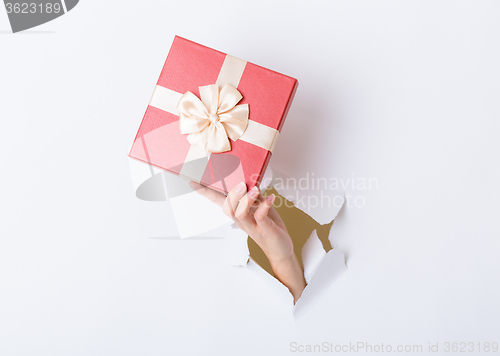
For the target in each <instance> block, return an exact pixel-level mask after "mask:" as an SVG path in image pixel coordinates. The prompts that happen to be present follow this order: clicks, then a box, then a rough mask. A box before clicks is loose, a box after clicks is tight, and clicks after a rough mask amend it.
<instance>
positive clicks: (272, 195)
mask: <svg viewBox="0 0 500 356" xmlns="http://www.w3.org/2000/svg"><path fill="white" fill-rule="evenodd" d="M275 198H276V196H275V195H274V194H271V195H270V196H268V197H267V198H266V201H268V202H269V203H271V204H272V203H274V199H275Z"/></svg>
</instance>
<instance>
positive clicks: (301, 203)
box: [271, 168, 345, 225]
mask: <svg viewBox="0 0 500 356" xmlns="http://www.w3.org/2000/svg"><path fill="white" fill-rule="evenodd" d="M325 181H326V180H325V179H317V178H313V177H309V176H308V177H302V178H295V177H289V176H287V175H285V174H284V173H282V172H280V171H278V170H276V169H274V168H273V171H272V181H271V185H272V187H273V188H274V189H276V191H277V192H278V193H279V194H280V195H281V196H283V197H284V198H285V199H287V200H289V201H290V202H292V203H293V204H294V205H295V207H297V208H298V209H300V210H302V211H303V212H304V213H306V214H308V215H309V216H311V217H312V218H313V219H314V220H316V221H317V222H318V223H320V224H321V225H324V224H328V223H330V222H331V221H332V220H333V219H335V217H336V216H337V214H338V213H339V211H340V209H341V208H342V205H343V204H344V200H345V197H344V196H345V192H344V190H341V189H330V187H329V186H328V185H326V183H325Z"/></svg>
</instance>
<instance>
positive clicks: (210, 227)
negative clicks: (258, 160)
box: [129, 158, 347, 318]
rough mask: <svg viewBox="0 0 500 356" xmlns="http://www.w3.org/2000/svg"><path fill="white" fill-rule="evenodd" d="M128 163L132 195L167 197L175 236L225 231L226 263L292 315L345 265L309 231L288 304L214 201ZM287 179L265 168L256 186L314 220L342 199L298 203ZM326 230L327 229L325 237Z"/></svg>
mask: <svg viewBox="0 0 500 356" xmlns="http://www.w3.org/2000/svg"><path fill="white" fill-rule="evenodd" d="M129 166H130V172H131V176H132V181H133V184H134V188H135V191H136V196H137V197H138V198H139V199H142V200H147V201H168V202H169V203H170V205H171V208H172V212H173V214H174V219H175V220H176V223H177V228H178V231H179V234H180V237H181V238H188V237H192V236H203V235H206V234H209V235H213V234H221V233H222V235H226V249H225V250H226V253H225V255H226V262H227V263H228V264H230V265H232V266H244V267H246V268H244V270H246V271H250V272H252V273H253V274H254V275H256V276H257V277H259V279H260V280H262V281H263V282H264V284H265V285H267V286H268V287H269V288H270V289H271V290H272V291H273V293H274V294H275V295H276V296H277V297H278V298H279V299H280V300H281V301H282V302H283V303H284V304H285V305H290V309H291V311H292V313H293V315H294V317H295V318H297V317H299V316H300V315H302V314H303V313H304V312H305V311H306V310H307V309H309V308H310V307H311V306H312V304H313V303H314V301H315V300H316V298H318V297H319V296H320V295H321V294H322V293H323V292H324V291H325V290H326V289H327V288H328V287H329V286H330V285H331V284H332V283H333V282H334V281H335V280H336V279H337V278H338V277H339V276H340V275H341V274H342V273H343V272H344V271H345V270H346V269H347V266H346V264H345V257H344V254H343V253H342V252H341V251H340V250H338V249H337V248H333V249H332V250H330V251H328V252H325V250H324V249H323V246H322V244H321V241H320V240H319V238H318V235H317V233H316V230H314V231H313V232H312V233H311V235H310V236H309V238H308V240H307V241H306V243H305V245H304V246H303V248H302V262H303V265H304V276H305V279H306V282H307V286H306V288H305V289H304V291H303V293H302V295H301V297H300V298H299V300H298V301H297V303H296V304H295V305H294V304H293V297H292V295H291V293H290V292H289V291H288V289H287V288H286V287H285V286H284V285H283V284H282V283H281V282H280V281H278V280H277V279H276V278H274V277H273V276H271V275H270V274H269V273H267V272H266V271H265V270H264V269H263V268H262V267H260V266H259V265H258V264H257V263H256V262H255V261H254V260H253V259H252V258H251V257H250V256H249V251H248V244H247V239H248V236H247V234H246V233H245V232H244V231H242V230H240V229H238V228H234V226H232V225H233V224H232V223H233V221H232V220H231V219H230V218H229V217H227V216H226V215H224V214H223V213H222V209H221V208H220V207H219V206H217V205H216V204H215V203H213V202H211V201H209V200H208V199H206V198H205V197H202V196H201V195H199V194H198V193H196V192H195V191H193V190H192V189H191V187H190V186H189V182H188V181H186V180H184V179H182V178H180V177H178V176H175V175H173V174H171V173H169V172H165V171H163V170H161V169H159V168H157V167H154V166H152V165H149V164H147V163H144V162H141V161H138V160H135V159H132V158H129ZM289 181H290V180H289V178H288V177H286V176H285V175H284V174H283V173H281V172H279V171H276V170H272V169H271V168H270V167H268V169H267V170H266V172H265V175H264V177H263V179H262V183H261V186H260V189H261V191H264V190H265V189H266V188H267V187H268V186H273V187H274V188H275V189H276V191H277V192H278V193H279V194H280V195H281V196H283V197H285V198H287V199H288V200H290V201H292V202H298V204H296V205H295V206H296V207H297V208H299V209H301V210H302V211H303V212H305V213H306V214H308V215H309V216H311V217H312V218H313V219H314V220H315V221H317V222H318V223H320V224H326V223H329V222H331V221H332V220H334V218H335V217H336V216H337V214H338V213H339V211H340V209H341V208H342V205H343V203H344V200H345V199H344V196H343V192H329V194H330V195H331V197H330V198H333V199H337V200H338V199H341V204H337V205H336V206H334V207H329V208H324V207H308V206H307V205H305V204H300V202H301V201H304V198H305V197H307V194H308V192H307V191H302V190H300V189H299V190H297V189H295V187H292V186H290V185H289V184H287V182H289ZM278 183H279V184H278ZM284 183H285V184H284ZM340 193H341V196H340ZM223 231H224V232H223ZM331 233H332V230H330V236H331ZM330 241H331V239H330Z"/></svg>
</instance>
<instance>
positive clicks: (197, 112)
mask: <svg viewBox="0 0 500 356" xmlns="http://www.w3.org/2000/svg"><path fill="white" fill-rule="evenodd" d="M199 91H200V97H201V100H200V99H198V97H197V96H196V95H194V94H193V93H191V92H189V91H188V92H186V93H185V94H184V95H183V96H182V97H181V99H180V100H179V103H178V104H177V109H178V110H179V116H180V128H181V133H182V134H187V135H188V137H187V139H188V141H189V143H191V145H193V146H196V147H199V148H203V149H206V150H207V152H210V153H219V152H226V151H230V150H231V143H230V141H229V138H230V139H231V140H233V141H236V140H238V139H239V138H240V137H241V136H242V135H243V133H244V132H245V130H246V128H247V126H248V113H249V109H248V104H243V105H237V104H238V102H239V101H240V100H241V99H242V98H243V96H242V95H241V93H240V92H239V91H238V90H237V89H236V88H234V87H233V86H231V85H229V84H226V85H224V87H223V88H222V90H220V89H219V86H218V85H217V84H212V85H206V86H203V87H199Z"/></svg>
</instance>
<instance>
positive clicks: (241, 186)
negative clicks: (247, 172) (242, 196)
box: [236, 182, 246, 193]
mask: <svg viewBox="0 0 500 356" xmlns="http://www.w3.org/2000/svg"><path fill="white" fill-rule="evenodd" d="M245 188H246V185H245V182H241V183H240V184H238V185H237V186H236V192H238V193H243V192H244V191H245Z"/></svg>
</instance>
